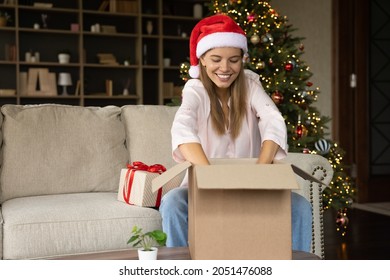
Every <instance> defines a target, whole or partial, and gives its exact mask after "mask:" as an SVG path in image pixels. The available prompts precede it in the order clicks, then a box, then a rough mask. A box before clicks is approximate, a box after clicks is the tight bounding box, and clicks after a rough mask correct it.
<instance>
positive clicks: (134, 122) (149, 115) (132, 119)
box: [122, 105, 178, 168]
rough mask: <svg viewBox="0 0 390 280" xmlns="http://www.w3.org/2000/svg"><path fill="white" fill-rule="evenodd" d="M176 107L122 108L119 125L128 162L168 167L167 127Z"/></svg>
mask: <svg viewBox="0 0 390 280" xmlns="http://www.w3.org/2000/svg"><path fill="white" fill-rule="evenodd" d="M177 109H178V107H172V106H158V105H126V106H124V107H122V121H123V122H124V124H125V128H126V137H127V138H126V143H127V149H128V152H129V158H130V160H131V161H142V162H144V163H146V164H149V165H150V164H155V163H160V164H163V165H164V166H165V167H167V168H170V167H172V166H173V165H174V164H175V162H174V161H173V159H172V144H171V142H172V141H171V127H172V122H173V119H174V117H175V114H176V111H177Z"/></svg>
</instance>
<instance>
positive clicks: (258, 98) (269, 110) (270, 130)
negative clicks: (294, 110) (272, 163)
mask: <svg viewBox="0 0 390 280" xmlns="http://www.w3.org/2000/svg"><path fill="white" fill-rule="evenodd" d="M247 76H248V87H249V88H248V92H249V94H250V103H251V107H252V110H253V111H254V112H255V114H256V117H257V118H258V127H259V130H260V135H261V141H262V142H264V141H265V140H272V141H273V142H275V143H276V144H278V145H279V149H278V151H277V153H276V156H275V159H282V158H284V157H286V155H287V151H288V147H287V128H286V124H285V122H284V119H283V116H282V114H281V113H280V111H279V109H278V108H277V107H276V105H275V103H274V102H273V101H272V99H271V98H270V97H269V95H268V94H267V93H266V92H265V91H264V88H263V86H262V85H261V82H260V81H259V78H258V75H257V74H255V73H254V72H251V73H249V75H248V74H247Z"/></svg>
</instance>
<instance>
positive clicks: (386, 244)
mask: <svg viewBox="0 0 390 280" xmlns="http://www.w3.org/2000/svg"><path fill="white" fill-rule="evenodd" d="M335 217H336V212H335V211H333V210H326V211H325V214H324V228H325V229H324V231H325V259H327V260H390V216H385V215H380V214H375V213H371V212H367V211H363V210H358V209H350V210H348V217H349V223H348V228H347V234H346V235H345V236H344V237H343V236H341V234H340V233H339V232H337V230H336V222H335Z"/></svg>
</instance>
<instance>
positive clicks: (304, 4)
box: [270, 0, 332, 133]
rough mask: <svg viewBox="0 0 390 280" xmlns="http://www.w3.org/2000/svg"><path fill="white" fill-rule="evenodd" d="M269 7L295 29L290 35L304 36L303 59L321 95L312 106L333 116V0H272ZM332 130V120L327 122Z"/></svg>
mask: <svg viewBox="0 0 390 280" xmlns="http://www.w3.org/2000/svg"><path fill="white" fill-rule="evenodd" d="M270 4H271V6H272V7H273V8H274V9H275V10H276V11H277V12H278V13H279V15H282V16H287V19H288V21H289V23H290V24H292V26H293V27H295V28H296V29H297V30H296V31H294V33H293V35H294V36H296V37H304V38H305V39H304V40H303V44H304V47H305V49H304V52H305V53H304V54H303V56H302V57H301V59H302V60H304V61H305V62H306V64H307V65H308V66H309V67H310V71H311V72H312V73H313V76H312V78H311V81H312V82H313V86H316V87H319V89H320V94H319V97H318V101H317V102H316V103H314V104H315V105H314V106H315V107H317V108H318V110H319V111H320V113H321V116H328V117H332V92H331V91H332V72H331V71H332V63H331V62H332V57H331V55H332V52H331V50H332V0H271V1H270ZM328 126H329V129H328V130H327V132H329V133H331V131H332V121H331V122H329V123H328Z"/></svg>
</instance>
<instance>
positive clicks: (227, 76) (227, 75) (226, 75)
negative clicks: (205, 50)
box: [216, 74, 232, 80]
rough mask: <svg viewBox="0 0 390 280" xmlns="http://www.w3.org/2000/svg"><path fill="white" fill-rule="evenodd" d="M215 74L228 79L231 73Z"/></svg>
mask: <svg viewBox="0 0 390 280" xmlns="http://www.w3.org/2000/svg"><path fill="white" fill-rule="evenodd" d="M216 75H217V76H218V78H221V79H224V80H226V79H229V78H230V76H231V75H232V74H216Z"/></svg>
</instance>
